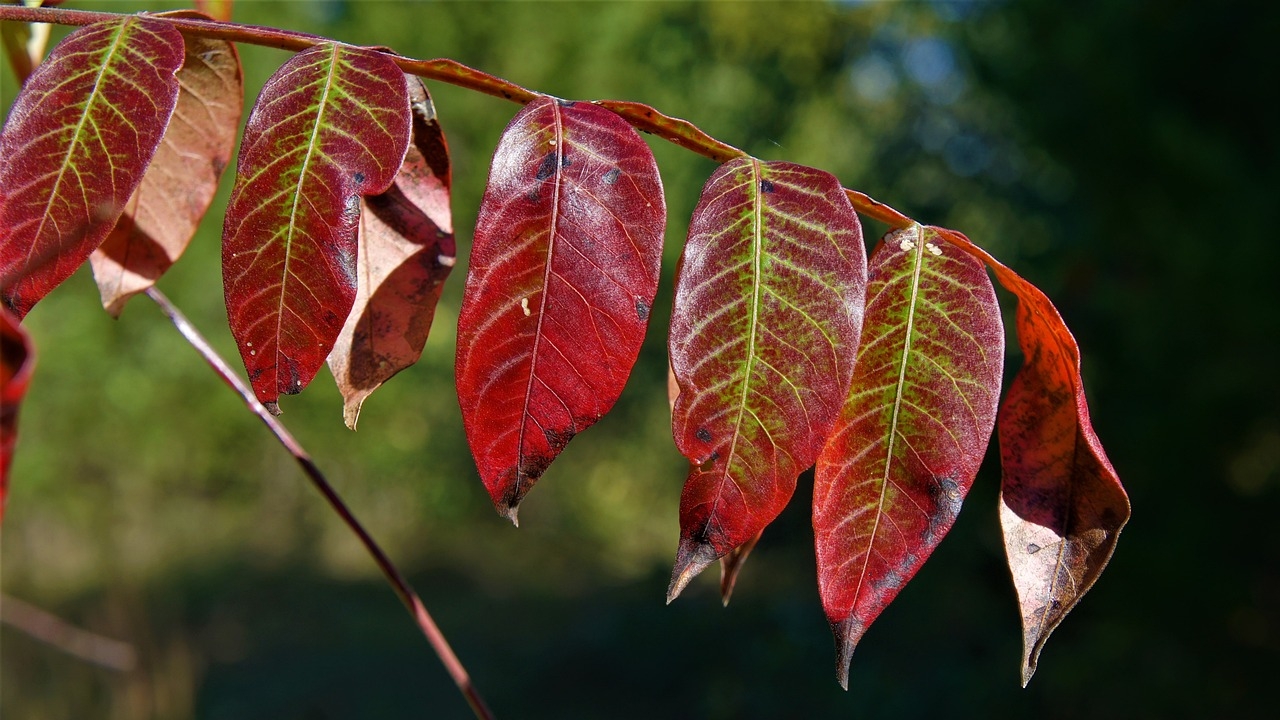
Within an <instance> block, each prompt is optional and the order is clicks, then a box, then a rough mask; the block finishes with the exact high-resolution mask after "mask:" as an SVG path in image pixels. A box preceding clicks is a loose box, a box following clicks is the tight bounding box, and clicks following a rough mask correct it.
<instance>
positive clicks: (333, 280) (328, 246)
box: [222, 43, 409, 409]
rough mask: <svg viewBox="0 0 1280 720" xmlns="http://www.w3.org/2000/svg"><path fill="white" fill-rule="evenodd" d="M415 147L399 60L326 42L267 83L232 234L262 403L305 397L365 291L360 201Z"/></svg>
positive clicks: (245, 332)
mask: <svg viewBox="0 0 1280 720" xmlns="http://www.w3.org/2000/svg"><path fill="white" fill-rule="evenodd" d="M408 146H409V96H408V93H407V91H406V89H405V82H404V73H403V72H401V71H400V69H399V68H398V67H396V65H395V63H394V62H392V60H391V59H390V57H388V56H387V55H384V54H383V53H380V52H376V51H373V50H367V49H362V48H355V47H350V46H347V45H339V44H336V43H326V44H322V45H317V46H315V47H312V48H311V49H309V50H305V51H303V52H300V53H298V54H297V55H294V56H293V57H292V58H290V59H289V61H288V62H286V63H285V64H284V65H283V66H282V67H281V68H280V69H279V70H277V71H276V72H275V74H273V75H272V76H271V79H270V80H268V81H267V84H266V85H265V86H264V87H263V89H262V93H261V94H260V95H259V96H258V101H257V103H256V104H255V105H254V108H253V112H252V113H251V114H250V116H249V123H248V126H247V127H246V128H245V133H244V140H243V143H242V144H241V148H240V160H239V163H238V165H237V168H236V184H235V187H234V188H233V189H232V192H231V201H230V204H229V205H228V209H227V217H226V223H225V224H224V226H223V233H222V280H223V289H224V291H225V295H226V302H227V315H228V319H229V320H230V323H231V332H232V335H234V336H235V339H236V343H237V344H238V345H239V347H240V356H241V358H243V360H244V364H245V368H246V369H247V370H248V371H249V380H250V381H251V382H252V384H253V389H254V392H255V393H256V394H257V396H258V399H259V400H261V401H262V402H263V403H266V404H268V407H271V408H273V409H274V408H275V403H276V400H277V398H278V397H279V396H280V395H281V394H292V393H297V392H301V391H302V388H304V387H305V386H306V385H307V384H308V383H310V382H311V379H312V378H314V377H315V374H316V372H317V371H318V370H319V369H320V366H321V365H323V364H324V361H325V358H326V357H328V355H329V352H330V351H331V350H332V349H333V345H334V342H335V341H336V340H337V337H338V333H339V332H340V331H341V330H342V326H343V324H344V323H345V322H346V320H347V316H348V314H350V312H351V306H352V304H353V303H354V301H355V296H356V286H357V284H358V283H357V278H356V247H357V241H356V236H357V231H358V225H359V221H360V196H362V195H372V194H377V193H381V192H383V191H385V190H386V189H387V188H388V187H390V186H391V183H392V181H393V180H394V179H395V177H396V173H397V172H399V170H400V165H401V162H402V161H403V160H404V156H405V152H406V150H407V149H408Z"/></svg>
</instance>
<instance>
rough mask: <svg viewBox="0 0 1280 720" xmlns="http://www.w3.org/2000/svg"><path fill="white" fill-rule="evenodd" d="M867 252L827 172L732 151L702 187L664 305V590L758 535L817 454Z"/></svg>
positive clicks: (851, 339)
mask: <svg viewBox="0 0 1280 720" xmlns="http://www.w3.org/2000/svg"><path fill="white" fill-rule="evenodd" d="M865 257H866V255H865V250H864V249H863V244H862V229H861V225H860V224H859V222H858V217H857V215H856V214H855V213H854V211H853V207H852V206H851V205H850V204H849V201H848V199H847V198H846V197H845V195H844V192H843V190H842V189H841V188H840V183H839V182H838V181H837V180H836V179H835V177H833V176H832V175H830V174H829V173H825V172H822V171H820V170H814V169H812V168H807V167H804V166H801V165H795V164H793V163H784V162H767V163H766V162H761V161H759V160H756V159H754V158H740V159H736V160H730V161H729V162H727V163H725V164H724V165H721V166H720V168H718V169H717V170H716V171H715V173H713V174H712V176H711V178H710V179H709V180H708V181H707V184H706V186H705V187H704V188H703V190H702V196H701V199H700V200H699V201H698V206H697V208H695V210H694V214H693V220H692V222H691V223H690V226H689V240H688V242H687V243H686V245H685V249H684V254H683V256H682V258H681V264H680V269H679V271H678V273H677V277H676V296H675V307H674V310H673V313H672V318H671V338H670V352H671V367H672V370H673V372H674V374H675V378H676V382H677V383H678V385H679V394H678V396H677V397H676V400H675V408H674V410H673V413H672V431H673V434H674V436H675V440H676V446H677V447H678V448H679V449H680V452H681V453H682V454H683V455H684V456H685V457H687V458H688V459H689V463H690V468H689V477H688V479H687V480H686V481H685V486H684V491H683V492H682V494H681V496H680V547H679V549H678V551H677V554H676V562H675V569H674V571H673V573H672V580H671V585H670V587H669V589H668V592H667V599H668V602H670V601H671V600H673V599H674V598H675V597H676V596H677V595H679V593H680V591H681V590H683V589H684V587H685V585H686V584H688V582H689V580H690V579H692V578H693V577H694V576H695V575H697V574H698V573H699V572H701V571H702V569H703V568H705V567H706V566H707V565H709V564H711V563H712V562H714V561H715V560H716V559H718V558H720V557H723V556H725V555H728V554H729V553H730V552H733V551H734V549H735V548H738V547H740V546H742V545H743V544H745V543H747V542H749V541H751V540H752V539H753V538H755V537H756V536H757V535H759V533H760V532H761V531H762V530H763V529H764V527H765V526H766V525H768V524H769V523H770V522H772V521H773V519H774V518H775V517H777V515H778V513H779V512H781V511H782V508H783V507H784V506H785V505H786V503H787V501H788V500H789V499H790V498H791V494H792V493H793V492H794V490H795V484H796V478H797V476H798V475H799V474H800V473H801V471H803V470H804V469H805V468H807V467H809V466H810V465H811V464H813V461H814V459H815V458H817V456H818V451H819V450H820V449H821V447H822V442H823V440H824V439H825V438H826V436H827V433H828V431H829V430H830V429H831V425H832V423H834V422H835V419H836V416H837V414H838V413H839V411H840V406H841V404H842V402H843V400H844V398H845V396H846V395H847V393H848V389H849V382H850V380H851V378H852V374H853V362H854V357H855V353H856V352H857V344H858V334H859V332H860V330H861V326H862V314H863V303H864V292H865V285H866V260H865ZM742 557H745V553H743V554H742ZM739 559H741V558H739ZM733 575H734V573H733V572H732V569H731V570H730V572H729V573H728V575H727V577H730V578H731V577H733Z"/></svg>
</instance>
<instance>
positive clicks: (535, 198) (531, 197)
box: [524, 190, 542, 203]
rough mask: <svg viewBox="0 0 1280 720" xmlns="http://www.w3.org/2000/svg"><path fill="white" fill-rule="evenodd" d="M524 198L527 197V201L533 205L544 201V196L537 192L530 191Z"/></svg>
mask: <svg viewBox="0 0 1280 720" xmlns="http://www.w3.org/2000/svg"><path fill="white" fill-rule="evenodd" d="M524 196H525V199H527V200H528V201H529V202H531V203H536V202H538V201H539V200H541V199H542V196H541V195H539V194H538V191H537V190H530V191H529V192H527V193H525V195H524Z"/></svg>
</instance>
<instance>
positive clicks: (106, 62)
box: [23, 18, 135, 267]
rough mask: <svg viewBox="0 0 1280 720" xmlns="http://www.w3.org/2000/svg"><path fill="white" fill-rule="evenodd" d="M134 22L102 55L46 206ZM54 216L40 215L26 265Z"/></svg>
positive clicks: (120, 29)
mask: <svg viewBox="0 0 1280 720" xmlns="http://www.w3.org/2000/svg"><path fill="white" fill-rule="evenodd" d="M134 24H135V21H134V19H133V18H127V19H125V20H124V21H122V22H121V23H120V25H119V26H118V27H117V28H116V31H115V37H114V38H113V39H112V41H111V47H109V48H107V51H106V53H104V54H103V56H102V62H101V63H100V64H99V65H98V72H97V74H96V75H95V77H94V80H93V89H92V90H90V92H89V97H87V98H85V101H84V112H82V113H80V121H79V122H77V123H76V129H75V133H74V134H73V135H72V141H71V142H70V143H69V144H68V145H67V152H66V153H65V154H64V155H63V156H62V165H61V166H60V167H59V168H58V175H57V180H55V181H54V184H53V190H52V191H50V193H49V200H48V202H47V203H46V207H48V206H50V205H52V204H53V202H54V200H55V199H56V198H58V197H60V195H59V190H60V188H61V187H62V184H63V179H64V178H65V177H66V176H67V172H68V170H73V169H74V166H75V163H74V162H72V158H73V157H75V153H76V148H77V147H79V146H80V145H83V144H84V142H83V140H82V139H81V135H82V133H83V131H84V126H85V123H86V122H88V120H89V115H90V114H91V113H92V109H93V106H94V105H95V104H96V103H97V101H98V99H99V97H100V96H101V94H102V92H101V88H102V85H103V82H102V79H103V76H104V75H106V74H107V67H108V66H110V65H111V63H112V61H113V60H114V58H115V57H116V54H117V50H118V48H119V47H120V46H121V45H122V44H123V40H124V36H125V31H126V30H127V29H128V28H129V27H131V26H133V25H134ZM86 213H87V214H91V213H90V212H88V208H86ZM52 217H54V213H52V212H45V213H42V214H41V215H40V224H39V225H38V226H37V227H36V232H35V235H34V236H33V238H32V243H31V245H30V246H28V247H27V257H26V260H24V261H23V264H24V265H25V266H27V267H30V265H31V258H32V256H33V255H34V254H35V252H36V248H37V246H38V245H39V244H40V243H39V239H40V237H41V236H42V235H43V234H44V226H45V222H46V221H48V220H49V219H50V218H52Z"/></svg>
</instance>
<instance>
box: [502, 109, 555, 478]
mask: <svg viewBox="0 0 1280 720" xmlns="http://www.w3.org/2000/svg"><path fill="white" fill-rule="evenodd" d="M550 104H551V116H552V117H553V118H555V144H554V145H553V146H552V148H551V152H552V153H554V155H555V172H554V175H553V176H552V177H554V178H555V182H554V183H553V184H552V190H551V213H550V223H549V227H548V228H547V260H546V263H545V264H544V265H543V269H542V297H540V298H538V320H537V322H536V323H534V328H533V348H532V349H531V350H530V352H529V382H528V384H526V385H525V388H524V405H523V406H522V407H521V408H520V417H521V422H520V433H519V435H517V437H516V474H515V480H514V481H513V483H512V493H514V497H516V498H519V497H520V486H521V485H522V484H523V483H524V478H523V477H521V473H520V467H521V466H522V465H524V435H525V427H526V426H527V425H528V423H526V422H524V419H525V418H532V414H531V413H530V412H529V406H530V405H531V404H532V402H533V381H534V380H535V379H536V376H537V371H538V349H539V347H540V346H541V345H542V336H543V332H542V323H543V322H545V321H546V317H547V312H546V310H547V295H548V294H549V293H548V287H549V285H550V283H551V263H552V261H553V259H554V258H555V250H556V234H557V231H558V228H559V222H558V220H559V219H560V186H561V185H562V184H563V183H564V167H563V165H564V160H563V158H564V156H563V153H564V152H565V150H564V147H565V145H564V143H565V140H564V118H563V117H561V114H560V103H558V102H556V101H555V100H552V101H551V103H550ZM535 422H537V421H536V420H535ZM544 432H545V428H544Z"/></svg>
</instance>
